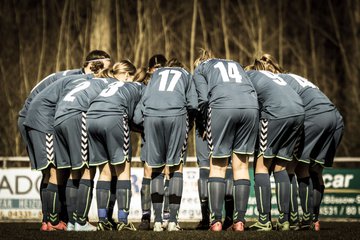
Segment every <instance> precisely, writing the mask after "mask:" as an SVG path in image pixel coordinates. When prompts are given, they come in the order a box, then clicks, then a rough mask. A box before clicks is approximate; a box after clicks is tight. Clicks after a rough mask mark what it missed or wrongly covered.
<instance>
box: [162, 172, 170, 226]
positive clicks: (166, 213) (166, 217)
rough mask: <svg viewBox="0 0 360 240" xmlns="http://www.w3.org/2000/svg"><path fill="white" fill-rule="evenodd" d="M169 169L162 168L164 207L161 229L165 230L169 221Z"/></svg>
mask: <svg viewBox="0 0 360 240" xmlns="http://www.w3.org/2000/svg"><path fill="white" fill-rule="evenodd" d="M169 174H170V171H169V167H167V166H165V168H164V176H165V182H164V206H163V225H162V226H163V228H167V226H168V223H169V219H170V203H169V184H170V176H169Z"/></svg>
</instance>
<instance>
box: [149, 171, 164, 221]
mask: <svg viewBox="0 0 360 240" xmlns="http://www.w3.org/2000/svg"><path fill="white" fill-rule="evenodd" d="M163 200H164V174H162V173H159V172H153V173H152V174H151V202H152V204H153V209H154V215H155V222H162V208H163Z"/></svg>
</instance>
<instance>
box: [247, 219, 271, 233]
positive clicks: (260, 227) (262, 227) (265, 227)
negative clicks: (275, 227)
mask: <svg viewBox="0 0 360 240" xmlns="http://www.w3.org/2000/svg"><path fill="white" fill-rule="evenodd" d="M249 228H250V230H253V231H271V230H272V224H271V221H268V222H266V223H261V222H259V221H257V222H256V223H254V224H253V225H251V226H250V227H249Z"/></svg>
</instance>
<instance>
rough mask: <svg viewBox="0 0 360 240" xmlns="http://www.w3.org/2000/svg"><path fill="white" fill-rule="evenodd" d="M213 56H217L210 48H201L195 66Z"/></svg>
mask: <svg viewBox="0 0 360 240" xmlns="http://www.w3.org/2000/svg"><path fill="white" fill-rule="evenodd" d="M211 58H215V56H214V54H213V53H212V52H211V51H210V50H206V49H204V48H200V49H199V55H198V58H197V59H196V60H195V61H194V66H195V67H197V66H198V65H199V64H200V63H202V62H204V61H206V60H208V59H211Z"/></svg>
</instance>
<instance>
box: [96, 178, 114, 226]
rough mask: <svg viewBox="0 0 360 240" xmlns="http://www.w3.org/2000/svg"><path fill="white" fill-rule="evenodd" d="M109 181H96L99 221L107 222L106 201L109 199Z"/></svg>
mask: <svg viewBox="0 0 360 240" xmlns="http://www.w3.org/2000/svg"><path fill="white" fill-rule="evenodd" d="M110 186H111V182H110V181H98V182H97V183H96V203H97V208H98V217H99V221H100V222H105V223H106V222H108V203H109V201H110Z"/></svg>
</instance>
